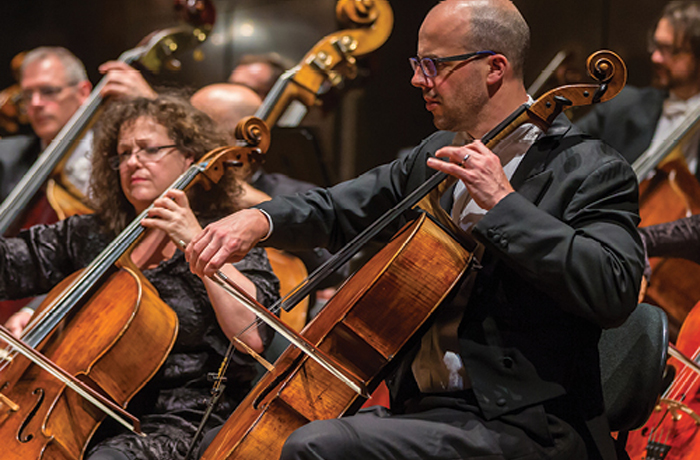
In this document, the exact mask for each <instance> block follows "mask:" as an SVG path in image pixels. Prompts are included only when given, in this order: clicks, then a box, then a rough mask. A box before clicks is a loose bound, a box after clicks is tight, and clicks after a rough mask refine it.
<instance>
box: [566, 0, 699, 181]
mask: <svg viewBox="0 0 700 460" xmlns="http://www.w3.org/2000/svg"><path fill="white" fill-rule="evenodd" d="M649 52H650V53H651V63H652V67H653V72H654V73H653V86H652V87H647V88H635V87H630V86H628V87H626V88H625V89H623V90H622V92H621V93H620V94H619V95H618V96H617V97H615V98H614V99H613V100H611V101H609V102H606V103H604V104H600V105H597V106H596V107H595V108H594V109H593V110H592V111H591V112H590V113H588V114H587V115H586V116H584V117H583V118H582V119H581V120H579V121H578V122H577V126H578V127H579V128H581V129H582V130H583V131H584V132H587V133H589V134H591V135H593V136H595V137H599V138H601V139H603V140H605V141H607V142H608V143H609V144H610V145H612V146H613V147H615V149H617V150H618V151H619V152H620V153H622V155H623V156H624V157H625V158H626V159H627V161H629V162H630V163H633V162H634V160H636V159H637V158H638V157H639V156H640V155H641V154H642V153H644V151H646V150H647V149H648V148H650V147H655V146H657V145H658V144H660V143H662V142H663V141H664V140H665V139H666V138H667V136H668V135H669V134H670V133H671V132H672V131H673V130H674V129H675V128H676V127H678V125H679V124H680V123H681V122H682V121H683V120H684V118H685V117H686V116H687V115H689V114H690V113H691V112H692V111H693V110H694V109H696V108H697V107H699V106H700V2H698V1H688V0H679V1H672V2H671V3H669V4H668V5H667V6H666V8H665V9H664V11H663V13H662V15H661V18H660V19H659V21H658V22H657V24H656V26H655V28H654V30H653V33H652V34H650V38H649ZM699 140H700V132H698V133H696V134H695V135H694V137H693V138H692V139H690V141H689V142H688V143H687V144H686V148H685V151H684V154H685V156H686V160H687V162H688V166H689V169H690V171H691V172H692V173H695V174H697V172H698V168H697V163H698V157H697V150H698V141H699Z"/></svg>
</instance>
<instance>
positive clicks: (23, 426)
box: [17, 388, 45, 443]
mask: <svg viewBox="0 0 700 460" xmlns="http://www.w3.org/2000/svg"><path fill="white" fill-rule="evenodd" d="M32 394H33V395H39V397H38V398H37V401H36V404H35V405H34V407H33V408H32V410H31V411H30V412H29V415H28V416H27V418H26V419H24V421H23V422H22V424H21V425H20V427H19V431H18V432H17V439H18V440H19V442H24V443H26V442H29V441H31V440H32V439H34V435H33V434H31V433H30V434H27V435H26V436H25V437H23V434H22V432H23V431H24V430H25V429H26V428H27V425H29V422H31V421H32V419H33V418H34V416H35V415H36V413H37V412H38V411H39V406H41V404H42V403H43V402H44V396H45V393H44V390H42V389H41V388H37V389H35V390H34V391H32Z"/></svg>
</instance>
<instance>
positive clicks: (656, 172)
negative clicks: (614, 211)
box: [632, 108, 700, 336]
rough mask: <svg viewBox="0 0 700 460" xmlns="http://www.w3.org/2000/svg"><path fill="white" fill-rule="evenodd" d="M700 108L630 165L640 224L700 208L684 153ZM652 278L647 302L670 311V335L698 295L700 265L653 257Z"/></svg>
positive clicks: (697, 190)
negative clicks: (633, 173)
mask: <svg viewBox="0 0 700 460" xmlns="http://www.w3.org/2000/svg"><path fill="white" fill-rule="evenodd" d="M699 120H700V108H698V109H695V110H694V111H693V112H691V113H690V114H689V115H688V116H687V117H686V118H685V119H684V120H683V122H682V123H681V124H680V125H679V126H678V127H677V128H676V129H675V130H674V131H673V132H672V133H671V134H670V135H669V136H668V137H667V139H666V140H665V141H664V142H662V143H661V144H659V145H658V146H657V147H654V148H650V149H648V150H647V151H645V152H644V153H643V154H642V155H641V156H640V157H639V158H638V159H637V160H636V161H635V162H634V163H633V165H632V168H633V169H634V171H635V173H636V174H637V178H638V179H639V182H640V186H639V206H640V209H639V215H640V217H641V219H642V221H641V223H640V227H646V226H649V225H655V224H660V223H665V222H671V221H674V220H676V219H680V218H683V217H687V216H689V215H693V214H698V213H700V184H699V183H698V181H697V179H696V178H695V176H693V174H692V173H691V172H690V170H689V169H688V166H687V164H686V162H685V158H684V155H683V152H682V149H683V147H684V145H685V144H686V143H687V141H688V139H689V138H690V137H692V136H693V134H694V133H696V132H697V130H698V129H699V128H700V124H698V121H699ZM649 262H650V265H651V268H652V273H653V276H652V280H651V283H650V284H649V286H648V287H647V290H646V301H647V302H649V303H652V304H654V305H658V306H660V307H662V308H663V309H664V310H665V311H666V312H667V313H668V315H669V323H670V325H671V328H672V332H673V334H672V336H675V335H676V334H677V333H678V329H679V327H680V325H681V324H682V323H683V321H684V319H685V317H686V315H687V314H688V312H689V311H690V309H691V308H692V306H693V305H695V303H696V302H697V301H698V300H699V299H700V287H699V286H698V284H697V282H696V280H697V279H698V277H700V267H698V266H697V265H696V264H694V263H692V262H689V261H687V260H683V259H673V258H651V259H650V261H649Z"/></svg>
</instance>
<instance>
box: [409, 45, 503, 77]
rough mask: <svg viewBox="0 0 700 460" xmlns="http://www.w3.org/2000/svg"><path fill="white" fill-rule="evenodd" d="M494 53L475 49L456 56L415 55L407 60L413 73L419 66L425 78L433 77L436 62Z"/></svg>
mask: <svg viewBox="0 0 700 460" xmlns="http://www.w3.org/2000/svg"><path fill="white" fill-rule="evenodd" d="M494 54H496V52H495V51H477V52H475V53H467V54H459V55H457V56H448V57H438V58H431V57H424V58H419V57H417V56H416V57H412V58H409V59H408V62H410V63H411V69H413V72H414V73H415V71H416V69H417V68H418V67H420V69H421V71H422V72H423V75H425V76H426V77H427V78H435V77H436V76H437V73H438V64H440V63H442V62H453V61H466V60H469V59H471V58H473V57H476V56H493V55H494Z"/></svg>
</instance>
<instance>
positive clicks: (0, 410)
mask: <svg viewBox="0 0 700 460" xmlns="http://www.w3.org/2000/svg"><path fill="white" fill-rule="evenodd" d="M5 408H7V409H9V411H10V412H17V411H18V410H19V405H18V404H16V403H15V402H14V401H12V400H11V399H10V398H8V397H7V396H5V395H4V394H2V393H0V414H6V411H5Z"/></svg>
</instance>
